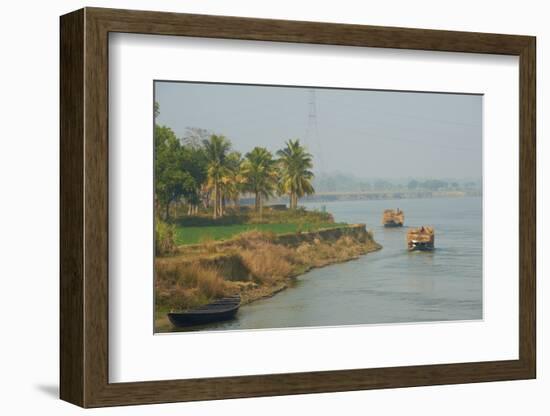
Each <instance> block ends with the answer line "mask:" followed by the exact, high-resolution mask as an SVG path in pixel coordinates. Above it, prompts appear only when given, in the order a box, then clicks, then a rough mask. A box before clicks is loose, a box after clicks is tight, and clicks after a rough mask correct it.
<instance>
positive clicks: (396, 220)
mask: <svg viewBox="0 0 550 416" xmlns="http://www.w3.org/2000/svg"><path fill="white" fill-rule="evenodd" d="M404 222H405V214H404V213H403V211H401V210H400V209H399V208H397V209H386V210H384V214H383V215H382V224H383V225H384V227H403V223H404Z"/></svg>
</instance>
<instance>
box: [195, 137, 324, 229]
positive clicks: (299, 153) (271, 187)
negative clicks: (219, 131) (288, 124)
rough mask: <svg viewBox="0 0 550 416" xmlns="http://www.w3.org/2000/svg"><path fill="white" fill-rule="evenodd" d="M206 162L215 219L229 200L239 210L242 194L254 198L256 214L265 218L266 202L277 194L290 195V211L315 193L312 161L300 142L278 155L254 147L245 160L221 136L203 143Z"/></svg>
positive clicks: (289, 144) (292, 143)
mask: <svg viewBox="0 0 550 416" xmlns="http://www.w3.org/2000/svg"><path fill="white" fill-rule="evenodd" d="M203 148H204V151H205V156H206V161H207V164H206V166H207V178H208V180H207V190H208V191H210V192H211V201H212V202H213V217H214V218H218V217H221V216H223V215H224V212H225V203H226V200H231V201H233V203H234V205H235V206H237V207H238V204H239V199H240V196H241V194H243V193H251V194H253V195H254V196H255V204H254V206H255V210H256V212H258V213H259V214H260V216H261V215H262V209H263V205H264V202H265V200H267V199H268V198H270V197H273V196H274V195H275V194H278V195H288V197H289V206H290V209H296V208H297V206H298V199H299V198H301V197H303V196H304V195H311V194H313V193H314V189H313V185H312V180H313V172H312V171H311V169H312V168H313V157H312V155H311V154H310V153H308V152H307V150H306V149H305V148H304V146H302V145H301V144H300V141H299V140H289V141H287V142H286V143H285V147H284V148H283V149H281V150H279V151H277V152H276V155H277V156H278V158H275V157H274V156H273V154H272V153H271V152H270V151H269V150H267V149H266V148H264V147H255V148H254V149H252V150H251V151H250V152H248V153H246V154H245V155H244V157H242V156H241V154H240V153H239V152H235V151H231V142H230V141H229V140H227V139H226V138H225V137H224V136H221V135H211V136H210V137H209V138H208V139H205V140H203Z"/></svg>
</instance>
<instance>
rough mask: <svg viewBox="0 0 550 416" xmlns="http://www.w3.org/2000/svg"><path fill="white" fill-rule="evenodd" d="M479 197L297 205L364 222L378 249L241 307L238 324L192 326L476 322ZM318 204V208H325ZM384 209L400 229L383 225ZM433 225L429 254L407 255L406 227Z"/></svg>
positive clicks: (479, 305) (479, 313)
mask: <svg viewBox="0 0 550 416" xmlns="http://www.w3.org/2000/svg"><path fill="white" fill-rule="evenodd" d="M481 201H482V200H481V198H477V197H465V198H429V199H401V200H383V201H372V200H369V201H335V202H326V203H303V204H301V205H304V206H306V207H307V208H308V209H326V210H327V211H328V212H331V213H332V214H333V215H334V217H335V220H336V221H344V222H348V223H366V224H367V228H368V229H370V230H372V231H373V232H374V238H375V240H376V241H377V242H379V243H380V244H382V245H383V246H384V248H383V249H382V250H380V251H377V252H374V253H369V254H367V255H365V256H362V257H361V258H359V259H358V260H354V261H349V262H346V263H341V264H334V265H331V266H327V267H324V268H321V269H315V270H312V271H310V272H308V273H306V274H304V275H302V276H300V277H299V278H298V279H297V281H296V283H295V284H294V285H293V287H291V288H289V289H287V290H285V291H283V292H280V293H278V294H277V295H275V296H273V297H272V298H268V299H263V300H259V301H256V302H254V303H252V304H250V305H246V306H243V307H241V308H240V310H239V312H238V314H237V317H236V319H234V320H232V321H230V322H225V323H219V324H213V325H210V326H206V327H201V328H197V329H202V330H220V329H221V330H229V329H264V328H284V327H287V328H288V327H312V326H335V325H356V324H383V323H398V322H427V321H449V320H473V319H481V318H482V202H481ZM323 207H324V208H323ZM385 208H400V209H402V210H403V211H404V212H405V227H403V228H384V227H383V226H382V225H381V224H380V221H381V217H382V212H383V210H384V209H385ZM419 225H432V226H434V227H435V247H436V249H435V250H434V251H433V252H408V251H407V248H406V242H405V235H406V233H407V228H408V226H410V227H414V226H419Z"/></svg>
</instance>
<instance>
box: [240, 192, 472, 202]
mask: <svg viewBox="0 0 550 416" xmlns="http://www.w3.org/2000/svg"><path fill="white" fill-rule="evenodd" d="M481 196H482V192H481V190H467V191H380V192H374V191H373V192H371V191H369V192H320V193H316V194H313V195H310V196H307V197H304V198H302V199H301V201H300V202H302V203H304V202H335V201H377V200H378V201H382V200H391V199H430V198H466V197H481ZM287 199H288V198H286V199H285V198H273V199H270V201H269V203H270V205H278V204H286V202H287ZM249 202H250V201H249V200H248V198H242V199H241V203H242V204H243V205H247V204H248V203H249Z"/></svg>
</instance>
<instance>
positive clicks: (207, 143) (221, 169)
mask: <svg viewBox="0 0 550 416" xmlns="http://www.w3.org/2000/svg"><path fill="white" fill-rule="evenodd" d="M203 146H204V151H205V154H206V159H207V161H208V163H207V174H208V185H209V187H210V188H211V189H212V190H213V199H214V214H213V217H214V219H216V218H218V217H219V216H222V215H223V211H222V203H221V201H222V192H221V182H222V178H223V177H224V176H225V175H226V174H227V154H228V153H229V151H230V150H231V143H230V142H229V140H227V139H226V138H225V137H224V136H219V135H215V134H213V135H212V136H210V138H209V139H205V140H203Z"/></svg>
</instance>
